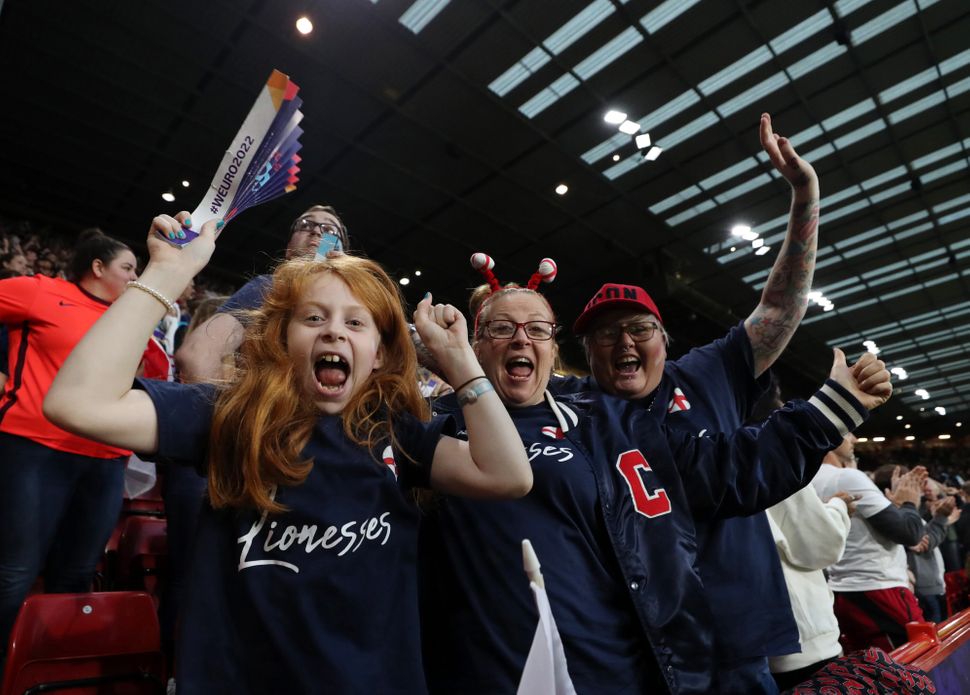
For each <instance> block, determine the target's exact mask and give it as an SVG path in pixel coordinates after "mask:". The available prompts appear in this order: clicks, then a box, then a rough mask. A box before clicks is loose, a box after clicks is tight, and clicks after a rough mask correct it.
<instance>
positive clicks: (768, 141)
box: [744, 113, 819, 376]
mask: <svg viewBox="0 0 970 695" xmlns="http://www.w3.org/2000/svg"><path fill="white" fill-rule="evenodd" d="M761 146H762V147H763V148H764V150H765V152H766V153H767V154H768V158H769V160H770V161H771V163H772V165H774V167H775V169H777V170H778V172H779V173H780V174H781V175H782V176H784V177H785V179H786V180H787V181H788V183H790V184H791V187H792V203H791V214H790V216H789V218H788V231H787V232H786V234H785V240H784V241H783V242H782V245H781V249H779V251H778V257H777V258H776V259H775V264H774V265H773V266H772V268H771V273H769V275H768V281H767V282H766V283H765V288H764V290H763V291H762V293H761V301H760V302H759V303H758V306H756V307H755V309H754V311H753V312H751V315H750V316H748V318H747V319H745V321H744V328H745V330H746V331H747V332H748V337H749V338H750V339H751V347H752V350H753V352H754V374H755V376H760V375H761V374H762V373H763V372H765V370H767V369H768V368H769V367H770V366H771V365H772V364H774V362H775V360H776V359H778V356H779V355H780V354H781V353H782V351H783V350H784V349H785V346H786V345H788V341H789V340H791V337H792V336H793V335H794V334H795V329H797V328H798V324H799V323H801V320H802V318H803V317H804V316H805V311H806V309H807V308H808V292H809V290H811V288H812V276H813V275H814V273H815V255H816V253H817V251H818V214H819V208H818V205H819V188H818V176H817V175H816V173H815V169H813V168H812V165H811V164H809V163H808V162H806V161H805V160H804V159H802V158H801V157H799V156H798V153H796V152H795V148H794V147H792V144H791V142H790V141H789V140H788V139H787V138H783V137H781V136H779V135H777V134H775V133H774V132H772V129H771V116H769V115H768V114H766V113H765V114H762V115H761Z"/></svg>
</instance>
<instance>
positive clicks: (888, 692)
mask: <svg viewBox="0 0 970 695" xmlns="http://www.w3.org/2000/svg"><path fill="white" fill-rule="evenodd" d="M871 693H880V694H882V693H885V695H928V694H929V693H936V686H935V685H933V681H932V680H930V677H929V676H928V675H927V674H926V673H925V672H924V671H922V670H920V669H918V668H916V667H915V666H910V665H909V664H901V663H899V662H897V661H894V660H893V659H892V657H890V656H889V655H888V654H887V653H886V652H884V651H883V650H881V649H879V648H877V647H870V648H869V649H867V650H865V651H860V652H853V653H852V654H849V655H848V656H844V657H842V658H841V659H837V660H836V661H833V662H831V663H829V664H828V665H827V666H826V667H825V668H823V669H821V670H820V671H819V672H818V673H816V674H815V675H814V676H813V677H812V678H809V679H808V680H806V681H803V682H802V683H799V684H798V685H797V686H795V687H794V688H793V689H791V690H788V691H786V694H785V695H810V694H814V695H843V694H844V695H870V694H871Z"/></svg>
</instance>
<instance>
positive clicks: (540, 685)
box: [518, 540, 576, 695]
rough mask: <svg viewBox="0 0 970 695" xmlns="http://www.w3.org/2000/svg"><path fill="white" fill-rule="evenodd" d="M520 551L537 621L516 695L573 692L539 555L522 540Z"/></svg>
mask: <svg viewBox="0 0 970 695" xmlns="http://www.w3.org/2000/svg"><path fill="white" fill-rule="evenodd" d="M522 555H523V560H524V564H525V571H526V574H527V575H529V579H530V581H529V588H531V589H532V595H533V596H534V597H535V600H536V608H537V609H538V610H539V624H538V625H537V626H536V634H535V637H534V638H533V640H532V647H531V648H530V649H529V656H528V658H527V659H526V660H525V668H524V669H523V670H522V679H521V680H520V681H519V690H518V695H576V688H574V687H573V682H572V679H570V677H569V669H568V668H567V667H566V653H565V652H564V651H563V648H562V639H560V637H559V630H558V628H556V621H555V619H554V618H553V617H552V607H551V606H550V605H549V597H548V596H547V595H546V589H545V586H544V585H543V581H542V575H541V574H540V573H539V559H538V558H537V557H536V554H535V551H534V550H533V549H532V544H531V543H529V541H527V540H525V541H522Z"/></svg>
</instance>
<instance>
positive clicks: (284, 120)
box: [160, 70, 303, 247]
mask: <svg viewBox="0 0 970 695" xmlns="http://www.w3.org/2000/svg"><path fill="white" fill-rule="evenodd" d="M299 90H300V88H299V87H298V86H297V85H296V83H295V82H291V81H290V78H289V77H288V76H287V75H284V74H283V73H282V72H280V71H279V70H273V74H272V75H270V77H269V79H268V80H266V85H265V86H264V87H263V89H262V90H261V91H260V93H259V96H258V97H257V98H256V103H254V104H253V107H252V109H250V110H249V115H247V116H246V120H245V121H243V124H242V127H241V128H240V129H239V132H238V133H236V136H235V137H234V138H233V139H232V143H231V144H230V146H229V149H228V150H226V154H225V155H224V156H223V158H222V163H221V164H220V165H219V168H218V169H217V170H216V173H215V176H213V177H212V183H210V184H209V190H208V191H207V192H206V195H205V197H204V198H203V199H202V202H201V203H199V205H198V207H197V208H196V209H195V210H194V211H193V212H192V229H184V230H183V231H184V232H185V238H184V239H168V238H165V237H164V236H162V238H164V239H165V241H167V242H168V243H170V244H173V245H174V246H179V247H181V246H185V245H186V244H187V243H189V242H190V241H192V240H193V239H195V238H196V237H197V236H199V232H198V230H200V229H202V225H204V224H205V223H206V222H208V221H209V220H215V219H223V220H225V221H226V222H227V223H228V222H229V221H230V220H232V219H233V218H234V217H236V215H238V214H239V213H241V212H242V211H243V210H246V209H248V208H251V207H253V206H254V205H261V204H263V203H265V202H267V201H269V200H273V199H274V198H278V197H280V196H282V195H285V194H287V193H289V192H290V191H292V190H295V189H296V183H297V181H298V180H299V176H298V174H299V172H300V167H299V163H300V155H299V154H298V152H299V151H300V148H301V147H302V145H301V143H300V136H301V135H303V129H302V128H300V121H301V120H303V113H302V112H301V111H300V107H301V106H302V105H303V100H302V99H300V98H299V97H297V96H296V93H297V92H298V91H299ZM160 236H161V235H160Z"/></svg>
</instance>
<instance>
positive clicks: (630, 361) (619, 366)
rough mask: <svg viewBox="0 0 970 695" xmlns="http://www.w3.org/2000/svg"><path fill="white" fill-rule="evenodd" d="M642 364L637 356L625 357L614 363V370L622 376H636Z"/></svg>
mask: <svg viewBox="0 0 970 695" xmlns="http://www.w3.org/2000/svg"><path fill="white" fill-rule="evenodd" d="M641 364H642V363H641V362H640V358H639V357H637V356H636V355H623V356H622V357H620V358H619V359H618V360H616V361H615V362H614V363H613V368H614V369H616V372H617V374H619V375H620V376H634V375H635V374H636V373H637V372H638V371H639V370H640V365H641Z"/></svg>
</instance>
